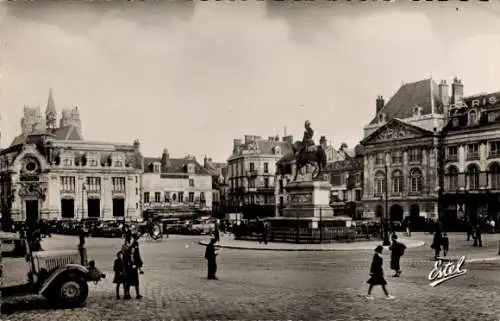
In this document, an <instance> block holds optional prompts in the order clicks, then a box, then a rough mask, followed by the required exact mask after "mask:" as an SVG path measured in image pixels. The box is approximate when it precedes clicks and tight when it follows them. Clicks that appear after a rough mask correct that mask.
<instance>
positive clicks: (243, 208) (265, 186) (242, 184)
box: [227, 135, 293, 218]
mask: <svg viewBox="0 0 500 321" xmlns="http://www.w3.org/2000/svg"><path fill="white" fill-rule="evenodd" d="M292 139H293V138H292V136H285V137H283V140H281V141H280V139H279V137H278V136H276V137H269V138H268V139H262V138H261V137H260V136H252V135H245V141H244V142H242V141H241V139H235V140H234V142H233V153H232V155H231V156H230V157H229V159H228V161H227V163H228V178H229V195H228V207H229V208H228V212H229V213H231V212H234V213H237V212H242V213H243V216H244V217H247V218H248V217H256V216H267V217H269V216H274V215H275V202H276V201H275V187H276V186H275V182H274V179H275V173H276V162H277V161H278V160H279V159H281V158H282V157H283V155H286V154H289V153H290V152H291V148H292V144H293V140H292Z"/></svg>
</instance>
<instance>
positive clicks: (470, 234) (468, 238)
mask: <svg viewBox="0 0 500 321" xmlns="http://www.w3.org/2000/svg"><path fill="white" fill-rule="evenodd" d="M465 224H466V227H465V228H466V229H467V242H469V241H470V237H471V236H472V238H474V231H473V228H472V224H471V223H470V222H469V221H467V222H466V223H465Z"/></svg>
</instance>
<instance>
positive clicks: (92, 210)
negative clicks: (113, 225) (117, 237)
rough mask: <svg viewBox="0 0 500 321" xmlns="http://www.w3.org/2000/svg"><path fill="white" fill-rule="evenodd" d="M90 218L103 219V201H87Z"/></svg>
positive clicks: (96, 199)
mask: <svg viewBox="0 0 500 321" xmlns="http://www.w3.org/2000/svg"><path fill="white" fill-rule="evenodd" d="M87 211H88V215H87V216H88V217H101V200H100V199H98V198H95V199H94V198H89V199H88V200H87Z"/></svg>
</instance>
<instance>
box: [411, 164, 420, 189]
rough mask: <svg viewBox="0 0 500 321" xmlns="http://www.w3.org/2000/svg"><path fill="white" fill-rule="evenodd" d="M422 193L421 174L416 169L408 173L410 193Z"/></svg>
mask: <svg viewBox="0 0 500 321" xmlns="http://www.w3.org/2000/svg"><path fill="white" fill-rule="evenodd" d="M421 191H422V172H421V171H420V170H419V169H418V168H414V169H412V170H411V171H410V192H412V193H420V192H421Z"/></svg>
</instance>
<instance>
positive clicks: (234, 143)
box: [233, 139, 242, 148]
mask: <svg viewBox="0 0 500 321" xmlns="http://www.w3.org/2000/svg"><path fill="white" fill-rule="evenodd" d="M241 143H242V142H241V139H233V148H236V147H239V146H240V145H241Z"/></svg>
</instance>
